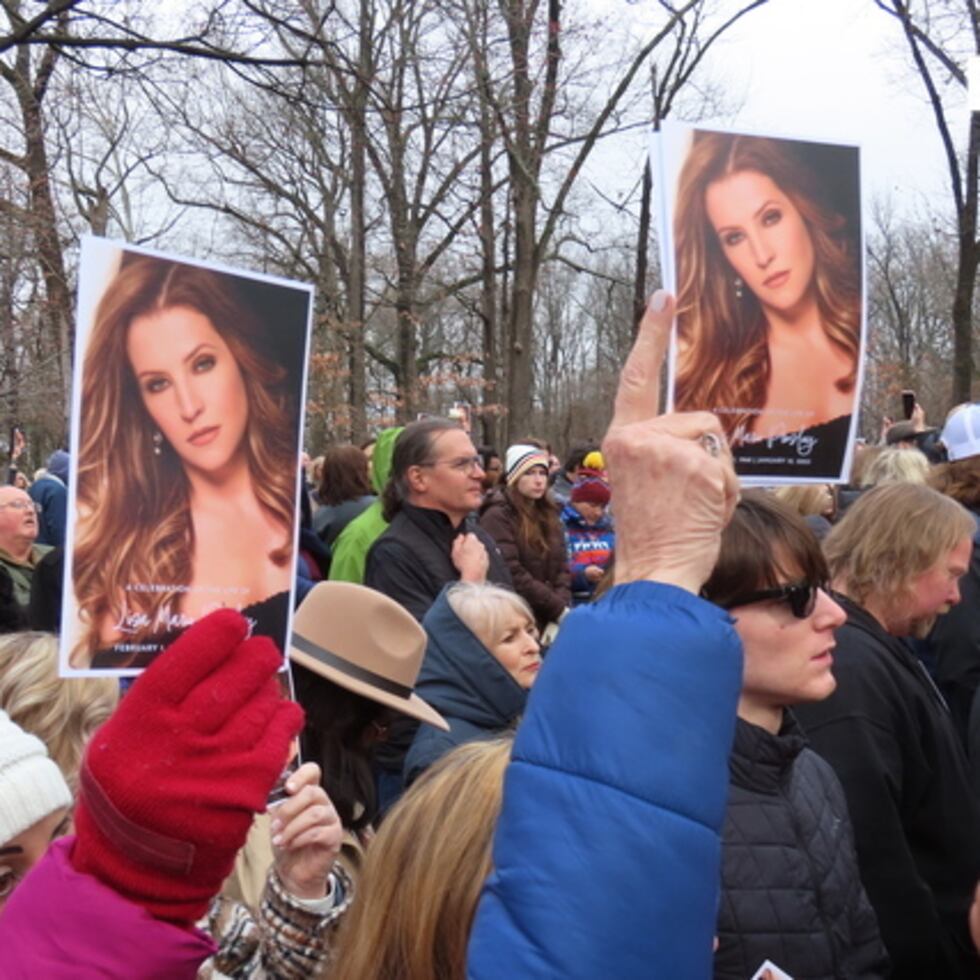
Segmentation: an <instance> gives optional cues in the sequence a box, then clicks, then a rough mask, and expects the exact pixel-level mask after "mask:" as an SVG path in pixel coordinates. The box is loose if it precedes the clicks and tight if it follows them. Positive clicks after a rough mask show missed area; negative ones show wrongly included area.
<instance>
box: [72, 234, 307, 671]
mask: <svg viewBox="0 0 980 980" xmlns="http://www.w3.org/2000/svg"><path fill="white" fill-rule="evenodd" d="M311 301H312V291H311V289H310V287H308V286H303V285H299V284H296V283H289V282H286V281H283V280H275V279H271V278H269V277H260V276H249V275H246V274H242V273H233V272H230V271H227V270H223V269H217V268H215V267H213V266H208V265H203V264H198V263H192V262H189V261H186V260H180V259H176V258H172V257H167V256H161V255H158V254H153V253H148V252H145V251H141V250H137V249H133V248H129V247H126V248H122V247H120V246H118V245H116V244H113V243H111V242H106V241H103V240H100V239H94V238H88V239H86V240H85V241H84V243H83V248H82V257H81V268H80V273H79V315H78V355H77V358H76V365H75V386H74V399H73V411H72V437H73V443H72V473H71V476H70V491H71V501H70V505H69V510H70V526H69V534H68V553H67V567H68V570H69V571H68V581H67V584H66V589H65V600H64V602H65V605H64V611H63V617H62V622H63V624H64V630H63V634H62V669H63V672H64V673H68V674H71V673H76V672H79V671H84V672H88V671H89V670H95V671H99V672H108V673H113V674H133V673H136V672H138V670H139V669H140V668H142V667H144V666H146V665H147V664H148V663H149V662H150V661H151V660H152V659H153V658H154V657H155V656H156V655H157V654H158V653H160V652H161V651H162V650H163V649H164V648H165V647H166V646H167V645H168V644H169V643H170V642H172V641H173V639H175V638H176V637H177V636H178V635H179V634H180V633H181V632H182V631H183V630H184V629H185V628H186V627H187V626H189V625H191V624H192V623H194V622H196V621H197V620H198V619H200V618H201V617H202V616H204V615H206V614H207V613H208V612H211V611H212V610H214V609H217V608H220V607H231V608H234V609H238V610H241V611H242V613H243V614H244V615H245V616H246V617H247V618H248V619H249V620H250V621H251V624H252V628H253V632H255V633H257V634H261V635H266V636H270V637H272V638H273V639H274V640H275V641H276V643H277V645H278V646H279V648H280V649H285V641H286V634H287V631H288V624H289V617H290V610H291V609H292V602H291V598H290V596H291V592H292V588H293V582H294V577H295V576H294V565H295V537H296V513H297V507H298V501H299V487H300V485H299V476H300V474H299V465H298V460H299V446H300V438H301V426H302V406H303V387H304V377H305V363H306V352H307V345H308V342H309V320H310V315H311V307H312V302H311Z"/></svg>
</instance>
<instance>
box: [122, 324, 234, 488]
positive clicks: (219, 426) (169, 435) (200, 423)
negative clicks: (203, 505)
mask: <svg viewBox="0 0 980 980" xmlns="http://www.w3.org/2000/svg"><path fill="white" fill-rule="evenodd" d="M126 353H127V356H128V358H129V364H130V367H131V368H132V370H133V375H134V376H135V378H136V383H137V385H138V387H139V391H140V397H141V398H142V400H143V405H144V407H145V408H146V411H147V412H148V413H149V416H150V418H151V420H152V421H153V424H154V425H155V426H156V427H157V428H158V429H159V430H160V432H161V433H162V435H163V438H164V439H166V441H167V442H168V443H169V444H170V446H171V447H172V448H173V450H174V452H175V453H176V454H177V456H178V457H179V458H180V460H181V462H182V463H183V464H184V466H185V468H188V469H196V470H199V471H201V472H203V473H210V474H213V473H218V472H220V471H221V470H222V469H224V468H225V467H226V466H228V464H229V463H231V462H232V461H234V459H235V458H236V456H237V455H238V454H239V453H240V452H241V451H242V444H243V441H244V438H245V431H246V428H247V426H248V394H247V392H246V389H245V381H244V379H243V378H242V372H241V369H240V368H239V366H238V362H237V361H236V360H235V357H234V355H233V354H232V352H231V350H230V348H229V347H228V345H227V344H226V343H225V341H224V338H223V337H222V336H221V334H220V333H218V331H217V330H216V329H215V327H214V325H213V324H212V323H211V321H210V320H209V319H208V318H207V317H206V316H205V315H204V314H203V313H200V312H199V311H197V310H194V309H191V308H190V307H186V306H175V307H170V308H168V309H164V310H158V311H154V312H153V313H148V314H145V315H143V316H138V317H135V318H134V319H133V322H132V323H131V324H130V326H129V331H128V333H127V336H126Z"/></svg>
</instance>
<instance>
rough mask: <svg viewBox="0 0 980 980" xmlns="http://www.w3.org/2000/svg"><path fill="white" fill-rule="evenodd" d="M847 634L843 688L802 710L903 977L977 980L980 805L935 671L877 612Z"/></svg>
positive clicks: (853, 615)
mask: <svg viewBox="0 0 980 980" xmlns="http://www.w3.org/2000/svg"><path fill="white" fill-rule="evenodd" d="M834 598H835V599H837V601H838V602H839V603H840V604H841V606H843V608H844V610H845V611H846V612H847V622H846V623H845V624H844V625H843V626H842V627H841V628H840V629H839V630H837V633H836V639H837V649H836V650H835V651H834V676H835V677H836V678H837V690H836V691H834V693H833V694H832V695H831V696H830V697H829V698H827V699H826V700H825V701H819V702H816V703H814V704H806V705H799V706H798V707H797V708H796V709H795V711H796V716H797V718H798V719H799V721H800V724H801V725H802V726H803V728H804V730H805V731H806V734H807V737H808V739H809V741H810V745H811V746H812V747H813V749H814V750H815V751H816V752H818V753H819V754H820V755H822V756H823V757H824V758H825V759H826V760H827V761H828V762H829V763H830V764H831V765H832V766H833V767H834V771H835V772H836V774H837V777H838V779H840V781H841V784H842V785H843V787H844V794H845V796H846V797H847V808H848V811H849V812H850V815H851V823H852V824H853V826H854V837H855V841H856V843H857V853H858V863H859V865H860V868H861V879H862V881H863V882H864V887H865V889H866V891H867V893H868V899H869V900H870V902H871V905H872V907H873V908H874V910H875V914H876V915H877V916H878V928H879V929H880V930H881V938H882V939H883V940H884V943H885V947H886V949H887V950H888V955H889V956H890V958H891V961H892V969H893V971H894V972H893V977H894V978H895V980H925V978H927V977H928V978H931V977H936V978H939V977H942V978H943V980H976V978H977V977H980V958H978V957H977V953H976V950H975V949H974V948H973V944H972V942H971V941H970V936H969V932H968V928H967V911H968V909H969V906H970V903H971V901H972V899H973V890H974V888H975V887H976V884H977V880H978V879H980V803H978V801H977V799H976V797H975V795H974V793H973V790H972V788H971V786H970V782H969V776H968V773H967V764H966V757H965V754H964V752H963V746H962V745H961V743H960V740H959V738H958V737H957V734H956V732H955V730H954V728H953V724H952V721H951V720H950V716H949V711H948V710H947V708H946V705H945V703H944V702H943V700H942V697H941V696H940V694H939V692H938V691H937V689H936V687H935V685H934V684H933V683H932V681H931V679H930V678H929V676H928V674H927V673H926V670H925V668H924V667H923V666H922V664H921V663H920V662H919V661H918V660H917V659H916V658H915V656H914V655H913V654H912V653H911V651H910V650H909V648H908V646H907V645H906V644H905V643H904V642H903V641H902V640H900V639H899V638H897V637H894V636H890V635H889V634H888V633H886V632H885V630H884V629H883V628H882V626H881V625H880V624H879V623H878V621H877V620H876V619H875V618H874V617H873V616H871V615H870V613H868V612H867V611H866V610H864V609H862V608H861V607H860V606H858V605H857V604H856V603H854V602H851V601H850V600H849V599H847V598H846V597H844V596H837V595H835V596H834Z"/></svg>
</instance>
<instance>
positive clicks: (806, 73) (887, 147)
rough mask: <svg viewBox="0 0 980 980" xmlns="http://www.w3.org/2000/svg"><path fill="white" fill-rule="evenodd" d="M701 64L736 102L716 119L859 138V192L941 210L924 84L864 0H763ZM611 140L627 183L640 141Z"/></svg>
mask: <svg viewBox="0 0 980 980" xmlns="http://www.w3.org/2000/svg"><path fill="white" fill-rule="evenodd" d="M648 2H649V6H647V7H646V10H647V11H650V10H652V9H654V4H653V3H652V2H651V0H648ZM594 3H595V4H596V7H597V8H598V7H599V6H602V7H605V8H606V9H608V11H609V14H610V16H620V17H626V16H630V15H632V16H634V17H636V18H637V19H638V21H642V17H643V12H644V6H645V4H644V3H642V2H641V3H637V4H636V5H635V6H632V7H630V6H627V5H626V4H624V2H623V0H594ZM658 19H659V18H658ZM705 66H706V69H707V73H708V75H709V76H710V77H711V78H712V79H715V80H723V81H724V82H725V83H726V84H727V85H729V86H730V88H731V92H732V94H733V96H734V97H735V99H736V101H741V104H742V108H741V110H740V111H739V112H738V113H737V115H736V116H735V118H734V119H732V118H731V117H729V118H726V119H723V120H716V121H717V122H718V123H719V124H720V125H722V126H724V127H725V128H733V127H734V128H737V127H739V126H744V127H745V128H746V129H747V130H749V131H755V132H772V133H773V134H776V135H779V134H785V135H787V136H804V137H813V138H815V139H820V140H828V141H832V142H833V141H837V140H839V141H841V142H848V143H859V144H860V145H861V147H862V151H863V167H864V182H865V188H866V191H867V193H869V194H870V195H882V194H887V193H890V194H891V195H892V196H893V197H894V200H895V203H896V205H897V206H898V207H900V208H903V209H904V208H907V209H909V210H914V211H916V212H917V213H918V214H920V215H921V214H924V213H926V212H927V211H929V210H934V209H939V210H944V211H947V210H948V208H949V203H948V202H949V198H950V194H949V184H948V177H947V172H946V164H945V157H944V155H943V152H942V146H941V144H940V141H939V137H938V134H937V130H936V126H935V122H934V120H933V116H932V112H931V109H930V108H929V106H928V104H927V103H926V101H925V90H924V88H923V86H922V83H921V82H920V80H919V79H918V77H917V76H916V75H915V73H914V72H913V71H912V69H911V67H910V63H909V62H908V60H907V59H906V55H905V48H904V39H903V37H902V35H901V31H900V29H899V27H898V24H897V23H896V22H894V21H893V19H892V18H890V17H888V16H887V15H886V14H884V13H883V12H881V11H880V10H878V9H877V8H876V7H875V6H874V4H873V2H872V0H770V2H769V3H768V4H766V5H764V6H763V7H761V8H759V9H758V10H756V11H754V12H752V13H750V14H749V15H747V16H746V17H744V18H743V19H742V20H741V21H740V22H739V24H738V25H737V26H736V27H735V28H734V29H733V30H732V31H731V33H730V34H729V35H728V36H727V38H726V40H725V41H724V42H722V43H720V44H719V46H718V47H717V48H715V49H713V51H712V53H711V54H710V55H709V59H706V61H705ZM961 102H962V104H961V105H960V106H959V107H958V109H957V115H956V116H955V121H954V136H955V137H956V138H957V139H958V140H960V139H965V133H966V125H967V110H966V98H965V93H964V94H963V98H962V100H961ZM679 118H682V117H679ZM613 142H615V143H617V144H618V149H617V156H618V159H619V161H620V162H619V164H618V165H617V166H616V167H615V170H616V171H618V173H617V175H616V176H617V179H622V180H623V181H624V183H625V182H631V183H632V182H634V181H635V178H633V180H632V181H631V175H633V174H635V173H636V169H637V168H638V167H640V166H642V158H643V157H644V156H645V149H644V147H643V145H642V140H641V139H640V138H639V137H636V138H635V139H633V138H623V139H622V140H620V139H619V138H617V139H616V140H610V141H609V143H613ZM604 149H605V148H604ZM609 149H611V147H609ZM595 164H596V165H595V167H593V168H590V170H591V171H592V172H591V174H590V176H593V179H595V178H596V176H598V175H599V174H600V173H602V172H605V174H606V176H607V178H608V176H609V160H608V159H607V158H606V154H605V153H604V152H600V154H599V155H598V157H597V159H596V161H595ZM599 182H601V180H600V181H599Z"/></svg>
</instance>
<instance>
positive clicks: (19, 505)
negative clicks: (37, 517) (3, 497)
mask: <svg viewBox="0 0 980 980" xmlns="http://www.w3.org/2000/svg"><path fill="white" fill-rule="evenodd" d="M5 507H9V508H10V509H11V510H32V511H34V513H35V514H40V513H41V505H40V504H36V503H34V501H33V500H11V501H9V502H8V503H5V504H0V510H3V509H4V508H5Z"/></svg>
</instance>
